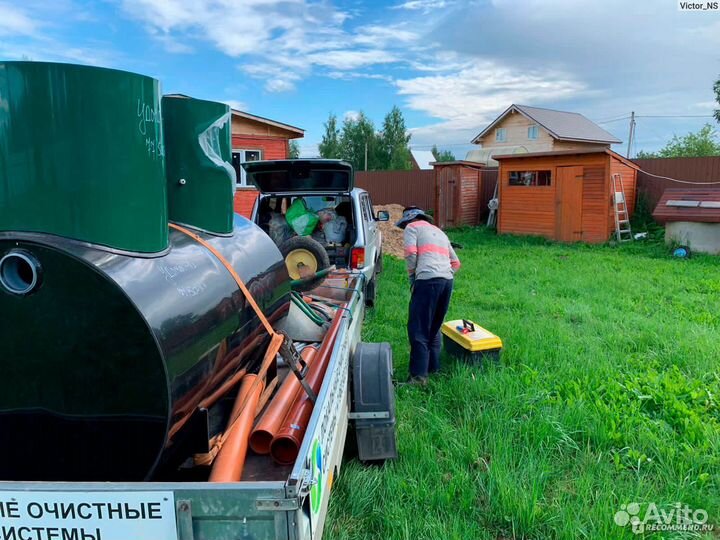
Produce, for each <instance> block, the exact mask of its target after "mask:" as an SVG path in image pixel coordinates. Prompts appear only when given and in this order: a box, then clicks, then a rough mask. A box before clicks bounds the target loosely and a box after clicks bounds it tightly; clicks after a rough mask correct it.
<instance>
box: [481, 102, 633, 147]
mask: <svg viewBox="0 0 720 540" xmlns="http://www.w3.org/2000/svg"><path fill="white" fill-rule="evenodd" d="M531 126H537V129H536V131H534V132H533V133H531V132H530V131H529V128H531ZM498 130H501V131H502V133H501V135H504V136H503V137H499V136H498ZM531 134H532V135H535V134H536V135H537V136H536V137H531V136H530V135H531ZM472 142H473V143H474V144H480V145H482V146H483V147H484V148H503V147H516V148H517V150H518V152H523V151H527V152H542V151H551V150H573V149H580V148H593V149H603V148H609V147H610V145H611V144H614V143H619V142H620V141H619V140H618V139H617V138H615V137H614V136H613V135H612V134H610V133H608V132H607V131H605V130H604V129H602V128H601V127H600V126H598V125H597V124H595V123H594V122H592V121H590V120H588V119H587V118H585V117H584V116H583V115H581V114H578V113H572V112H565V111H556V110H553V109H542V108H538V107H527V106H524V105H511V106H510V107H508V108H507V109H506V110H505V111H503V113H502V114H500V115H499V116H498V117H497V118H496V119H495V120H494V121H493V122H491V123H490V125H489V126H487V127H486V128H485V129H484V130H483V131H482V132H480V134H479V135H478V136H477V137H475V138H474V139H473V141H472Z"/></svg>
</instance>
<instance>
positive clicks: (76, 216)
mask: <svg viewBox="0 0 720 540" xmlns="http://www.w3.org/2000/svg"><path fill="white" fill-rule="evenodd" d="M163 156H164V149H163V138H162V118H161V115H160V84H159V82H158V81H157V80H155V79H152V78H150V77H145V76H143V75H137V74H134V73H127V72H123V71H116V70H111V69H103V68H95V67H88V66H78V65H72V64H53V63H46V62H0V231H16V232H40V233H49V234H54V235H58V236H63V237H67V238H72V239H76V240H81V241H84V242H89V243H92V244H97V245H102V246H107V247H110V248H114V249H118V250H124V251H130V252H142V253H157V252H162V251H163V250H165V249H167V247H168V227H167V224H168V221H167V195H166V188H165V165H164V159H163Z"/></svg>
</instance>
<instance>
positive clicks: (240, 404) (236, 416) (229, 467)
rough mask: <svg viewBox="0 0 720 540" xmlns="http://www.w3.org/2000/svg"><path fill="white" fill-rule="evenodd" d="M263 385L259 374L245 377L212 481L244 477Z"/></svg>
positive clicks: (237, 479)
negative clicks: (246, 458) (258, 376)
mask: <svg viewBox="0 0 720 540" xmlns="http://www.w3.org/2000/svg"><path fill="white" fill-rule="evenodd" d="M264 387H265V384H264V383H263V382H262V380H259V379H258V378H257V375H252V374H251V375H245V377H243V380H242V384H241V385H240V390H239V391H238V395H237V398H236V399H235V405H234V406H233V410H232V414H231V415H230V422H229V423H228V429H227V431H226V432H225V434H224V435H223V443H222V447H221V448H220V451H219V452H218V455H217V457H216V458H215V462H214V463H213V468H212V471H211V472H210V478H209V480H210V482H239V481H240V479H241V478H242V473H243V468H244V467H245V457H246V456H247V449H248V439H249V437H250V431H251V429H252V423H253V420H254V419H255V409H256V408H257V404H258V401H259V400H260V395H261V394H262V392H263V389H264Z"/></svg>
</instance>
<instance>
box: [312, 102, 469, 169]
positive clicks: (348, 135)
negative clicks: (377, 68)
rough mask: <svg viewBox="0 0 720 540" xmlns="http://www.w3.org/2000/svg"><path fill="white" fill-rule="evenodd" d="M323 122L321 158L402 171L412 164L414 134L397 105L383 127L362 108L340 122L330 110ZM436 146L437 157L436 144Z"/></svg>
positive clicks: (358, 166)
mask: <svg viewBox="0 0 720 540" xmlns="http://www.w3.org/2000/svg"><path fill="white" fill-rule="evenodd" d="M324 126H325V133H324V134H323V137H322V141H321V142H320V144H319V146H318V150H319V153H320V157H322V158H326V159H343V160H345V161H347V162H349V163H350V164H351V165H352V166H353V168H354V169H355V170H356V171H365V170H367V171H402V170H409V169H412V167H413V164H412V156H411V155H410V139H411V134H410V133H408V130H407V127H406V125H405V117H404V116H403V113H402V111H401V110H400V109H399V108H398V107H393V108H392V109H391V110H390V112H389V113H387V114H386V115H385V118H384V120H383V123H382V127H381V128H380V130H377V129H376V128H375V124H374V123H373V121H372V120H371V119H370V118H368V116H367V115H366V114H365V113H363V112H362V111H361V112H359V113H358V114H357V115H356V116H346V117H345V119H344V120H343V122H342V125H341V126H340V125H338V119H337V116H336V115H334V114H332V113H330V115H329V116H328V120H327V122H325V124H324ZM433 150H434V152H433V153H434V155H435V157H436V159H438V154H436V153H435V152H436V151H437V148H436V147H433ZM439 154H440V157H442V158H443V160H445V161H450V158H452V159H455V158H454V156H452V153H451V152H444V153H439Z"/></svg>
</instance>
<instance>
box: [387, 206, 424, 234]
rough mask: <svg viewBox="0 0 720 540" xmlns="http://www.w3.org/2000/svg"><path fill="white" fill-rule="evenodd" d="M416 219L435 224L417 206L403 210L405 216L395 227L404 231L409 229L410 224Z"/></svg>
mask: <svg viewBox="0 0 720 540" xmlns="http://www.w3.org/2000/svg"><path fill="white" fill-rule="evenodd" d="M416 219H424V220H425V221H427V222H429V223H432V222H433V220H432V218H431V217H430V216H428V215H427V214H426V213H425V212H424V211H423V210H422V208H418V207H417V206H408V207H407V208H406V209H405V210H403V215H402V217H401V218H400V219H399V220H398V222H397V223H395V226H396V227H400V228H401V229H404V228H405V227H407V225H408V223H411V222H413V221H415V220H416Z"/></svg>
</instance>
